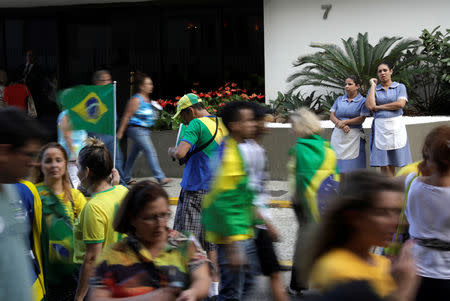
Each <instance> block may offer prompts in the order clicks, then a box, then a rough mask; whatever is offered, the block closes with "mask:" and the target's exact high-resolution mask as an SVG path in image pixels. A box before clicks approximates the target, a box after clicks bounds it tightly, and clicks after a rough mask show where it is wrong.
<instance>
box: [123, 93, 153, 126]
mask: <svg viewBox="0 0 450 301" xmlns="http://www.w3.org/2000/svg"><path fill="white" fill-rule="evenodd" d="M133 97H136V98H137V99H139V107H138V109H137V110H136V112H134V114H133V116H131V118H130V121H129V122H128V124H129V125H137V126H141V127H145V128H150V127H152V126H153V125H154V124H155V119H156V114H155V111H154V110H153V106H152V104H151V103H149V102H146V101H145V99H144V97H142V96H141V95H139V94H134V95H133Z"/></svg>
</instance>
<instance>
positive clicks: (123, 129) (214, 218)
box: [0, 63, 450, 301]
mask: <svg viewBox="0 0 450 301" xmlns="http://www.w3.org/2000/svg"><path fill="white" fill-rule="evenodd" d="M391 75H392V69H391V68H390V66H389V65H388V64H386V63H382V64H380V65H379V66H378V77H379V80H380V84H378V85H377V80H376V79H371V81H370V83H371V88H370V90H369V93H368V96H367V99H365V98H364V97H363V96H362V95H361V94H359V88H360V85H361V83H360V81H359V80H358V78H356V77H354V76H349V77H348V78H347V79H346V81H345V91H346V94H345V95H344V96H342V97H339V98H338V99H337V100H336V102H335V104H334V105H333V107H332V108H331V120H332V121H333V123H335V124H336V127H335V128H334V130H333V134H332V137H331V141H327V140H326V139H324V138H322V137H321V136H320V134H321V131H322V129H321V125H320V121H319V119H318V118H317V116H316V115H315V114H314V113H312V112H311V111H309V110H308V109H307V108H302V109H300V110H298V111H296V112H292V114H291V116H290V121H291V123H292V133H293V135H294V136H295V138H296V142H295V145H294V146H293V147H292V148H291V149H290V150H289V155H290V161H289V164H288V170H289V171H290V182H291V183H292V187H293V189H292V205H293V209H294V211H295V215H296V217H297V220H298V223H299V225H300V230H301V231H299V232H298V237H297V243H296V250H295V254H294V263H293V269H292V277H291V283H290V285H289V287H288V290H286V288H285V287H284V284H283V278H282V275H281V267H280V264H279V262H278V259H277V255H276V252H275V248H274V242H277V241H278V240H279V239H280V235H279V233H278V231H277V229H276V227H275V226H274V222H273V218H272V215H271V210H270V203H269V200H270V196H269V193H268V191H267V189H266V187H265V182H266V181H267V180H268V179H269V178H270V176H269V175H268V173H267V165H268V160H267V156H266V152H265V149H264V147H263V144H262V137H263V136H264V135H265V134H266V132H267V129H266V127H265V121H266V118H267V117H268V115H269V114H270V113H271V112H270V109H268V108H267V107H265V106H263V105H261V104H258V103H255V102H244V101H234V102H229V103H227V104H226V105H225V106H223V107H222V109H221V111H220V113H219V114H218V115H214V114H211V113H210V112H208V110H207V109H206V106H205V104H204V102H203V100H202V99H201V98H199V97H198V96H197V95H196V94H193V93H189V94H186V95H184V96H183V97H182V98H181V99H180V100H179V102H178V104H177V111H176V114H175V116H174V118H180V119H181V121H182V123H183V125H182V130H180V133H179V138H178V139H177V143H176V146H175V147H171V148H169V150H168V155H169V156H171V157H172V158H174V160H179V162H180V164H181V165H185V167H184V172H183V178H182V181H181V192H180V196H179V201H178V205H177V209H176V213H175V216H174V224H173V228H170V226H169V221H170V218H171V216H172V212H171V210H170V207H169V197H168V194H167V192H166V191H165V190H164V188H163V185H165V184H167V183H169V182H170V181H171V179H169V178H167V177H166V175H165V174H164V172H163V171H162V169H161V167H160V165H159V162H158V157H157V154H156V151H155V148H154V146H153V143H152V141H151V137H150V130H151V127H152V126H153V124H154V122H155V119H156V116H157V113H156V112H155V110H156V109H155V107H154V105H153V104H152V101H151V98H150V95H151V93H152V91H153V82H152V80H151V78H150V77H149V76H148V75H145V74H141V73H139V74H137V75H136V81H135V84H136V85H135V87H136V91H135V92H136V93H135V94H134V95H133V96H132V97H131V99H130V100H129V103H128V105H127V108H126V110H125V113H124V116H123V118H122V120H121V123H120V126H119V128H118V132H117V137H118V138H119V139H122V138H123V137H124V136H125V133H126V135H127V136H128V137H129V138H130V139H131V140H132V142H133V143H134V146H133V148H132V152H131V154H130V155H129V157H128V159H127V160H126V163H125V164H123V163H124V162H123V159H122V155H121V154H120V153H116V154H115V156H113V152H114V150H115V149H117V150H118V151H119V152H120V148H119V147H117V146H116V147H114V139H113V137H112V136H108V135H102V134H98V133H88V132H86V131H84V130H82V129H74V128H73V126H72V124H71V122H70V115H69V114H67V111H63V112H61V114H60V116H59V118H58V128H59V132H58V134H59V137H58V142H54V141H51V142H49V143H47V142H48V141H46V140H47V139H46V138H48V135H47V134H46V132H45V130H43V129H42V127H41V126H40V125H39V122H38V121H36V120H33V119H31V118H30V117H28V116H27V115H26V113H25V112H24V111H23V110H21V109H20V108H16V107H14V106H8V107H6V108H2V109H0V168H1V170H2V173H1V174H0V243H1V246H2V247H3V249H2V253H1V254H0V277H1V281H0V283H1V289H0V299H2V300H38V301H41V300H49V301H51V300H76V301H82V300H129V301H133V300H178V301H193V300H203V299H205V300H245V299H246V298H248V297H249V296H250V295H251V293H252V289H253V288H254V286H255V282H256V279H257V278H256V276H258V275H260V274H263V275H265V276H267V277H269V279H270V287H271V292H272V297H273V299H274V300H277V301H286V300H289V297H288V293H290V294H294V295H297V296H300V295H301V294H302V291H303V290H313V291H317V294H316V296H314V298H317V300H341V299H342V300H344V299H345V300H361V298H366V299H368V300H387V299H389V300H401V301H406V300H446V299H447V296H448V294H449V293H450V276H449V275H450V224H449V221H450V211H449V210H448V206H447V205H448V202H449V201H450V126H448V125H442V126H439V127H436V128H434V129H433V130H432V131H431V132H430V133H429V134H428V136H427V138H426V140H425V141H424V147H423V150H422V154H423V160H422V161H421V162H420V163H416V164H411V165H408V164H409V163H411V154H410V150H409V142H408V139H407V135H406V130H405V126H404V124H403V122H402V119H401V116H402V114H403V112H402V108H403V107H404V105H405V103H406V101H407V95H406V89H405V87H404V85H402V84H400V83H396V82H392V80H391ZM92 83H93V84H95V85H102V84H110V83H111V75H110V73H109V72H107V71H106V70H101V71H98V72H96V73H95V74H94V76H93V82H92ZM371 114H372V115H373V116H374V123H373V126H372V131H371V137H370V142H369V143H370V148H369V149H370V165H371V166H377V167H381V171H382V172H381V173H379V172H376V171H373V170H367V169H366V165H365V139H364V136H363V135H362V134H361V131H362V126H361V124H362V123H363V122H364V119H365V118H366V116H370V115H371ZM45 143H47V144H45ZM141 151H143V152H144V154H145V157H146V158H147V162H148V164H149V169H150V170H151V171H152V172H153V176H154V178H155V179H156V182H153V181H149V180H145V181H139V182H133V181H131V177H130V175H131V171H132V169H133V166H134V162H135V160H136V158H137V156H138V154H139V153H140V152H141ZM286 151H287V150H286ZM114 157H115V158H116V161H115V162H113V158H114ZM114 167H116V168H114ZM395 167H403V169H402V170H400V171H399V174H401V176H398V177H393V175H394V172H395ZM404 220H407V222H404ZM408 227H409V228H408ZM400 234H401V235H400ZM399 236H401V237H402V238H401V239H399ZM408 238H409V239H408ZM394 243H395V244H397V245H396V246H397V247H398V248H397V249H399V251H398V252H391V250H392V249H393V248H394ZM399 245H400V246H401V247H399ZM374 247H381V248H384V249H382V251H381V254H379V253H380V252H379V250H378V249H375V248H374ZM349 291H351V292H352V293H350V294H349V293H348V292H349Z"/></svg>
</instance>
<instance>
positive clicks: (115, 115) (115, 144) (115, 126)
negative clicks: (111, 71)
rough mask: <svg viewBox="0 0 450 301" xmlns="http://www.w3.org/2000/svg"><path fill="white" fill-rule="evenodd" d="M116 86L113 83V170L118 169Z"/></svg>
mask: <svg viewBox="0 0 450 301" xmlns="http://www.w3.org/2000/svg"><path fill="white" fill-rule="evenodd" d="M116 84H117V82H116V81H114V82H113V87H114V92H113V93H114V154H113V168H116V152H117V134H116V132H117V120H116V118H117V112H116V110H117V109H116Z"/></svg>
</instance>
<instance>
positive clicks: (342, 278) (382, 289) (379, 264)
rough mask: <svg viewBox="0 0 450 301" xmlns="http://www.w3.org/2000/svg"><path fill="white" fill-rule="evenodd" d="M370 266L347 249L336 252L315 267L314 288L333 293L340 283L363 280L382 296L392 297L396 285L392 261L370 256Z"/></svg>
mask: <svg viewBox="0 0 450 301" xmlns="http://www.w3.org/2000/svg"><path fill="white" fill-rule="evenodd" d="M370 256H371V257H372V263H370V264H369V263H368V262H366V261H365V260H363V259H362V258H360V257H359V256H357V255H356V254H354V253H352V252H350V251H349V250H346V249H341V248H337V249H333V250H331V251H329V252H328V253H326V254H324V255H323V256H322V257H320V258H319V260H318V261H317V262H316V263H315V264H314V266H313V269H312V272H311V277H310V281H311V286H312V288H316V289H321V290H329V289H332V288H333V287H335V286H336V285H338V284H342V283H345V282H350V281H355V280H363V281H367V282H369V284H370V285H371V286H372V288H373V290H374V291H375V292H376V293H377V294H378V295H379V296H381V297H386V296H388V295H390V294H391V293H392V292H393V291H394V290H395V289H396V284H395V281H394V279H393V278H392V276H391V273H390V272H391V262H390V260H389V259H388V258H386V257H383V256H379V255H375V254H370Z"/></svg>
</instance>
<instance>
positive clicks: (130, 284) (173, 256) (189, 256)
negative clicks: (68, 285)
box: [92, 230, 210, 298]
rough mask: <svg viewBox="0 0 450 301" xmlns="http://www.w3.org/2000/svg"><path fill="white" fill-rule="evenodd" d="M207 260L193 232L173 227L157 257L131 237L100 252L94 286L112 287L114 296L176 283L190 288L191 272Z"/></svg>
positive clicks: (149, 290) (110, 288)
mask: <svg viewBox="0 0 450 301" xmlns="http://www.w3.org/2000/svg"><path fill="white" fill-rule="evenodd" d="M204 263H210V262H209V260H208V258H207V256H206V252H205V251H203V250H202V248H201V247H200V244H199V243H198V241H197V240H196V238H195V237H194V236H193V235H192V234H190V233H187V232H186V233H180V232H177V231H175V230H169V237H168V241H167V243H166V245H165V247H164V249H163V250H162V251H161V252H160V253H159V254H158V255H157V256H155V257H152V255H151V254H150V252H149V251H148V250H147V249H146V248H145V247H143V246H142V244H141V243H140V242H139V241H138V240H137V239H136V238H134V237H132V236H128V237H126V238H124V239H122V240H121V241H120V242H118V243H115V244H113V245H111V246H109V247H108V248H106V249H104V250H103V252H102V253H101V254H100V256H99V258H98V259H97V268H96V272H95V277H94V278H93V279H92V285H93V286H95V287H101V288H103V289H107V290H109V291H110V292H111V294H112V296H113V298H125V297H131V296H138V295H143V294H146V293H149V292H151V291H153V290H155V289H159V288H163V287H167V286H169V285H174V284H175V283H177V284H179V285H180V286H182V288H183V289H187V288H189V286H190V274H191V273H192V272H193V271H195V270H196V269H197V268H198V267H200V266H201V265H203V264H204Z"/></svg>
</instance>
